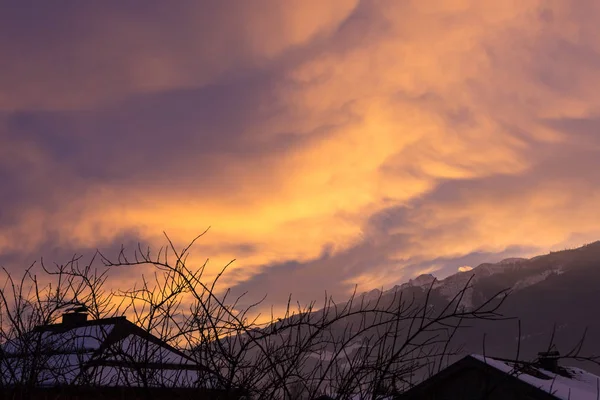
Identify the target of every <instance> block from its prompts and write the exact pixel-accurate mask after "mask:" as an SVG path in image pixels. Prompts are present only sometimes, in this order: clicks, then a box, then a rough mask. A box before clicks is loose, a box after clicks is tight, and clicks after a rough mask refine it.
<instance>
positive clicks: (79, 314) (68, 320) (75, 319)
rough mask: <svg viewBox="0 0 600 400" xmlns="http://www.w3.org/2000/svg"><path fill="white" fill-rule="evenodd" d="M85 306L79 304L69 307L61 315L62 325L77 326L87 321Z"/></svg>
mask: <svg viewBox="0 0 600 400" xmlns="http://www.w3.org/2000/svg"><path fill="white" fill-rule="evenodd" d="M87 316H88V315H87V307H86V306H79V307H74V308H70V309H68V310H67V312H65V313H64V314H63V316H62V323H63V325H70V326H77V325H81V324H83V323H85V322H86V321H87Z"/></svg>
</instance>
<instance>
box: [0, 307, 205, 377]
mask: <svg viewBox="0 0 600 400" xmlns="http://www.w3.org/2000/svg"><path fill="white" fill-rule="evenodd" d="M117 328H118V329H117ZM111 334H112V335H111ZM0 350H1V352H2V353H3V354H2V355H3V357H0V385H1V384H9V385H10V384H16V383H19V382H20V381H22V380H23V379H28V377H29V376H30V375H31V373H32V372H33V371H35V376H36V384H37V385H39V386H55V385H62V384H89V383H93V384H96V385H106V386H123V385H124V386H136V385H141V384H148V385H153V384H156V385H159V386H163V385H166V386H172V387H175V386H177V387H186V386H191V385H195V384H196V383H197V382H198V380H199V377H200V374H199V370H200V368H199V367H200V366H199V365H198V364H197V363H195V362H194V361H193V360H192V359H190V358H188V357H187V356H185V355H184V354H183V353H181V352H179V351H178V350H176V349H174V348H172V347H171V346H169V345H167V344H166V343H164V342H162V341H161V340H159V339H158V338H156V337H154V336H152V335H149V334H147V333H146V332H144V331H142V330H141V329H140V328H138V327H136V326H135V325H134V324H132V323H131V322H129V321H127V320H126V319H125V318H108V319H105V320H94V321H86V322H84V323H83V324H81V325H79V326H73V327H71V326H65V325H63V324H56V325H46V326H41V327H38V328H36V329H34V330H33V331H31V332H28V333H27V334H25V335H23V336H21V337H18V338H15V339H13V340H11V341H9V342H7V343H4V344H3V345H2V347H1V348H0ZM140 366H141V367H142V369H143V370H144V376H140ZM205 383H208V382H205ZM204 386H205V387H206V386H207V385H206V384H205V385H204Z"/></svg>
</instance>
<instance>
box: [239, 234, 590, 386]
mask: <svg viewBox="0 0 600 400" xmlns="http://www.w3.org/2000/svg"><path fill="white" fill-rule="evenodd" d="M467 285H468V289H467V290H466V292H465V295H464V296H463V297H462V299H461V302H460V304H461V305H462V307H464V308H466V309H469V308H474V307H477V306H479V305H481V304H483V303H484V302H485V301H487V300H489V299H493V298H494V297H495V295H496V294H497V293H499V292H500V291H502V290H505V289H509V295H508V297H507V298H506V299H505V301H504V302H503V303H502V305H501V307H500V309H499V310H498V311H499V312H500V313H501V314H502V315H503V316H505V317H510V318H512V319H507V320H501V321H485V320H470V321H468V326H465V327H463V328H461V329H459V330H458V331H457V332H456V334H455V335H454V336H453V337H452V340H451V347H453V348H456V347H458V346H462V354H461V355H459V356H456V357H450V358H448V359H446V360H445V362H453V361H455V360H457V359H458V358H460V357H462V356H464V355H465V354H472V353H477V354H485V355H487V356H491V357H499V358H506V359H520V360H534V359H535V358H536V356H537V354H538V352H540V351H546V350H549V349H548V347H549V344H550V341H551V340H552V343H553V344H554V345H555V347H556V349H557V350H558V351H559V352H560V353H561V354H562V355H565V354H567V353H568V352H569V351H570V350H571V349H573V348H574V347H576V346H577V345H578V344H580V342H581V339H582V336H583V335H584V333H585V338H586V340H585V341H584V342H583V345H582V346H581V354H583V355H587V356H590V355H594V356H595V355H600V340H599V338H600V312H599V311H598V305H599V304H600V242H594V243H591V244H588V245H586V246H583V247H580V248H577V249H572V250H564V251H559V252H551V253H549V254H546V255H541V256H537V257H533V258H531V259H524V258H509V259H505V260H502V261H500V262H498V263H484V264H481V265H479V266H477V267H476V268H474V269H472V270H470V271H466V272H459V273H456V274H454V275H451V276H449V277H447V278H445V279H442V280H439V281H438V280H436V278H435V277H434V276H433V275H430V274H425V275H420V276H418V277H416V278H414V279H411V280H409V281H408V282H406V283H404V284H401V285H397V286H395V287H394V288H392V289H391V290H388V291H384V292H382V291H379V290H372V291H370V292H367V293H363V294H361V295H358V296H357V297H356V298H354V299H353V301H352V302H351V303H346V304H337V305H335V304H334V305H332V306H331V307H330V308H325V309H322V310H317V311H313V312H312V313H311V314H301V315H294V316H292V317H290V318H287V319H283V320H279V321H278V322H275V323H274V324H272V325H271V326H268V327H266V328H263V329H260V330H257V331H256V333H257V335H258V336H260V335H261V333H262V332H274V331H275V330H276V331H277V332H278V333H277V335H273V336H268V337H267V338H266V339H260V340H262V342H260V343H261V345H262V344H263V343H264V345H265V348H267V347H266V345H268V348H269V353H273V354H275V353H277V354H278V355H279V353H281V354H280V357H281V359H282V360H285V359H286V357H289V354H288V353H286V352H287V350H288V349H290V348H296V347H297V346H298V345H301V346H302V348H303V349H304V350H305V353H304V355H303V358H302V362H301V368H300V369H302V370H306V371H316V370H321V369H323V368H326V369H328V368H329V366H328V363H329V364H335V362H336V361H337V360H340V364H339V366H337V367H335V368H338V369H339V371H343V370H345V368H347V367H348V366H349V365H350V364H351V362H354V361H351V360H353V356H354V355H358V358H359V359H360V357H361V354H365V352H367V351H368V349H369V346H368V345H366V344H365V343H369V341H370V343H371V344H377V343H386V344H384V347H383V349H381V348H380V350H381V351H378V352H376V353H369V354H370V355H369V356H368V357H371V356H373V357H384V358H385V357H387V356H389V355H390V354H393V353H395V352H396V350H397V349H400V350H402V348H405V346H404V344H405V342H404V339H403V338H404V337H405V335H407V334H409V333H408V332H412V331H411V329H412V327H413V322H414V320H413V319H412V318H411V316H415V315H416V316H417V318H418V317H419V315H420V314H421V311H420V312H419V313H418V314H414V313H413V314H411V311H410V310H408V311H406V310H407V309H404V310H405V311H403V313H404V316H406V318H399V319H396V320H391V319H390V320H385V321H382V319H381V318H382V317H381V315H385V314H386V313H385V312H378V311H377V310H386V309H388V310H389V308H388V307H390V306H393V305H395V304H400V305H402V304H403V303H401V301H405V302H407V303H409V304H416V305H417V308H419V307H422V306H426V310H427V311H428V312H429V311H430V312H431V313H432V314H433V315H435V314H436V313H438V312H439V311H441V310H443V309H444V308H445V307H446V306H447V305H448V304H449V302H450V301H452V300H456V299H455V296H456V295H457V294H458V293H460V291H461V290H462V289H463V288H465V286H467ZM430 289H431V290H430ZM399 295H402V297H400V296H399ZM425 302H427V304H425ZM348 309H350V311H353V310H358V309H361V310H366V311H364V312H360V313H352V312H349V313H348V314H349V315H348V316H347V317H345V318H343V319H341V320H336V321H335V322H332V323H330V324H329V323H328V324H327V329H326V331H325V332H322V335H321V336H319V335H317V334H316V333H315V332H316V331H317V328H315V327H316V326H319V321H325V320H327V319H329V315H331V314H335V313H336V312H337V311H338V310H348ZM392 310H393V311H395V309H393V307H392ZM401 314H402V313H401ZM398 315H400V314H398ZM304 316H308V317H312V321H314V322H315V324H314V325H313V324H311V323H305V324H303V325H302V324H296V322H297V321H299V320H301V319H302V318H303V317H304ZM388 316H389V314H388ZM457 320H458V319H457V318H455V319H454V321H452V322H457ZM388 321H392V322H388ZM519 321H520V323H519ZM286 325H287V326H288V327H289V328H288V329H286V328H285V326H286ZM365 325H366V326H369V327H371V328H369V329H368V330H361V329H357V327H358V326H365ZM416 325H417V326H418V325H419V320H418V319H417V324H416ZM390 328H391V330H390ZM381 332H384V333H383V334H382V333H381ZM438 332H439V331H436V332H431V331H430V332H429V333H426V334H425V335H424V336H422V337H420V338H419V340H417V341H416V342H418V343H425V342H426V341H427V340H430V339H432V338H435V336H436V335H437V334H438ZM553 332H554V333H553ZM390 333H391V334H390ZM396 334H397V335H396ZM373 335H375V336H378V337H381V338H383V340H382V341H379V342H378V340H379V339H376V340H373V339H372V338H373ZM428 335H429V336H428ZM315 337H317V341H316V342H311V338H315ZM319 337H320V339H319ZM390 337H401V339H400V341H399V342H392V343H391V345H388V344H387V342H386V340H387V339H388V338H390ZM234 339H235V338H234ZM321 339H323V340H321ZM390 340H391V339H390ZM342 342H343V343H344V345H343V346H342V347H341V348H342V349H343V352H342V353H340V346H339V343H342ZM311 343H316V344H311ZM413 343H414V342H413ZM295 346H296V347H295ZM336 351H337V353H336ZM416 351H421V350H416ZM258 353H260V352H259V351H257V350H253V351H252V352H250V353H248V357H254V356H255V355H256V354H258ZM290 354H294V353H293V352H292V353H290ZM334 354H338V356H337V359H336V358H334ZM402 354H404V353H402ZM406 354H408V355H407V357H408V358H409V359H410V357H411V356H412V353H406ZM419 354H421V353H419ZM428 354H431V353H428ZM304 356H306V357H304ZM369 360H370V358H369ZM403 360H405V359H403ZM403 362H404V361H403ZM561 363H562V364H565V365H572V366H578V367H581V368H584V369H586V370H588V371H589V372H592V373H595V374H599V373H600V366H599V365H597V364H591V363H588V362H586V363H582V362H580V361H578V360H573V359H570V360H561ZM336 371H337V370H336ZM426 373H427V371H425V370H422V371H419V372H418V373H417V374H415V375H414V376H412V377H410V379H411V380H413V379H414V381H415V382H418V381H419V380H420V379H422V378H424V377H425V376H426Z"/></svg>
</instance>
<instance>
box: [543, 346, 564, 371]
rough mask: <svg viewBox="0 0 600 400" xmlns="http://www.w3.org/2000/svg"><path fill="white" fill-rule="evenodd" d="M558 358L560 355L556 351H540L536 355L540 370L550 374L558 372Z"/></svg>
mask: <svg viewBox="0 0 600 400" xmlns="http://www.w3.org/2000/svg"><path fill="white" fill-rule="evenodd" d="M559 357H560V353H559V352H558V351H556V350H554V351H542V352H539V353H538V359H539V365H540V368H543V369H545V370H546V371H550V372H554V373H556V372H558V359H559Z"/></svg>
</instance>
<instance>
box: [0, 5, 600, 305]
mask: <svg viewBox="0 0 600 400" xmlns="http://www.w3.org/2000/svg"><path fill="white" fill-rule="evenodd" d="M599 21H600V7H599V6H597V5H594V4H593V3H591V2H589V3H586V4H585V5H582V4H581V3H580V2H575V1H566V0H565V1H551V2H549V1H533V0H532V1H518V2H517V1H505V2H500V3H491V2H479V1H467V0H461V1H459V0H452V1H450V0H448V1H444V2H439V3H438V4H437V5H436V7H432V6H431V5H427V6H425V5H424V4H422V3H420V2H398V1H393V0H390V1H360V2H358V1H350V0H349V1H331V2H319V1H314V2H312V1H290V2H287V3H286V6H285V7H284V6H282V5H281V3H280V2H277V1H266V0H265V1H259V2H253V4H252V6H250V5H249V3H248V4H247V3H246V2H243V1H239V2H238V1H220V2H211V1H207V2H178V3H177V4H169V5H168V6H167V5H165V4H163V3H161V2H148V3H147V5H146V6H144V8H140V7H139V6H137V5H134V4H133V3H128V2H102V3H98V4H93V5H80V4H76V3H73V4H70V5H67V3H65V4H64V5H62V6H56V5H52V6H49V5H48V6H46V5H41V6H39V7H37V8H35V9H31V8H25V7H24V6H22V5H19V2H12V3H10V4H9V5H7V7H6V8H5V12H3V13H2V15H1V16H0V56H1V59H2V60H4V62H3V64H2V69H3V72H2V73H1V74H0V179H1V181H2V186H1V187H0V202H1V207H0V260H2V263H3V264H5V263H8V262H10V263H11V264H12V268H18V267H19V265H14V264H19V263H20V262H22V261H23V262H24V261H26V260H30V259H32V258H33V257H35V256H38V255H43V254H41V253H47V252H48V251H50V250H49V249H50V248H52V249H61V251H60V252H58V253H53V254H56V255H57V256H58V255H59V254H63V253H62V251H64V252H65V253H64V254H68V253H70V252H73V251H78V250H86V251H87V250H89V249H92V248H95V247H103V246H108V247H111V246H113V245H114V243H115V241H118V240H119V239H122V238H128V239H127V240H126V241H128V240H133V239H131V238H136V239H135V240H133V241H134V242H135V241H136V240H138V239H139V240H140V241H142V242H144V243H149V244H155V245H156V244H159V243H161V242H162V240H163V239H162V231H163V230H164V231H167V232H168V233H169V234H170V235H171V237H172V238H174V239H175V240H176V241H178V242H184V241H186V240H189V239H191V238H192V237H193V236H195V234H197V233H199V232H201V231H203V230H204V229H205V228H206V226H208V225H211V226H212V229H211V231H210V233H209V234H208V235H207V236H206V237H204V238H203V239H202V241H201V242H200V246H201V247H199V248H198V249H197V254H198V256H199V257H205V256H206V257H211V259H212V261H211V264H210V265H211V266H214V268H213V269H214V270H215V271H216V270H217V269H219V268H220V267H221V266H222V265H223V264H224V263H226V262H228V261H229V260H230V259H232V258H237V262H236V263H235V264H234V266H233V270H232V274H231V276H230V279H229V281H227V282H226V283H227V284H228V285H237V287H238V288H239V289H242V288H244V289H248V290H251V289H253V288H254V289H256V290H257V292H261V293H260V294H259V295H262V294H263V293H262V292H264V291H265V290H267V289H268V290H269V291H271V292H272V293H274V296H275V297H276V298H277V301H279V298H280V297H282V296H283V294H284V293H289V292H293V293H295V294H297V295H298V296H299V297H300V298H302V299H305V300H306V299H309V298H312V297H314V296H315V294H316V293H317V292H318V293H321V292H322V291H323V290H324V289H328V290H330V292H332V293H339V294H340V295H341V294H347V293H348V292H349V291H350V290H352V288H353V287H354V284H357V283H358V284H360V285H361V287H362V288H365V289H367V288H369V287H370V286H375V287H376V286H381V285H385V284H387V283H391V282H394V283H396V282H398V281H400V280H404V279H406V278H409V277H411V276H413V275H414V274H416V273H418V272H420V271H425V270H427V271H429V270H437V271H438V273H440V274H447V273H450V272H453V271H456V270H457V268H458V267H460V266H464V265H475V264H476V262H482V261H485V259H486V257H487V258H488V259H497V258H498V257H500V256H511V255H531V254H534V253H535V252H538V251H545V250H547V249H549V248H554V247H556V246H558V247H560V246H569V245H573V244H580V243H582V242H585V241H590V240H594V239H597V238H599V237H600V232H599V229H598V228H597V226H598V222H600V209H599V208H598V207H597V204H598V198H599V196H600V190H599V189H598V188H600V185H598V183H600V182H598V178H597V173H596V171H597V170H598V167H600V161H599V160H600V158H598V157H597V156H596V154H597V152H598V148H599V146H600V140H599V139H598V137H597V135H596V134H595V132H596V131H597V129H598V127H600V123H599V122H598V121H599V119H598V118H599V115H600V96H599V95H598V94H597V91H596V90H595V88H596V87H597V86H598V83H599V80H600V72H599V71H600V69H599V68H598V67H599V66H600V45H599V44H598V42H597V40H595V39H596V38H597V37H599V35H600V28H599V26H600V23H598V22H599ZM49 243H51V245H50V244H49ZM16 255H20V256H19V257H21V259H22V261H17V259H19V257H17V256H16Z"/></svg>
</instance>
